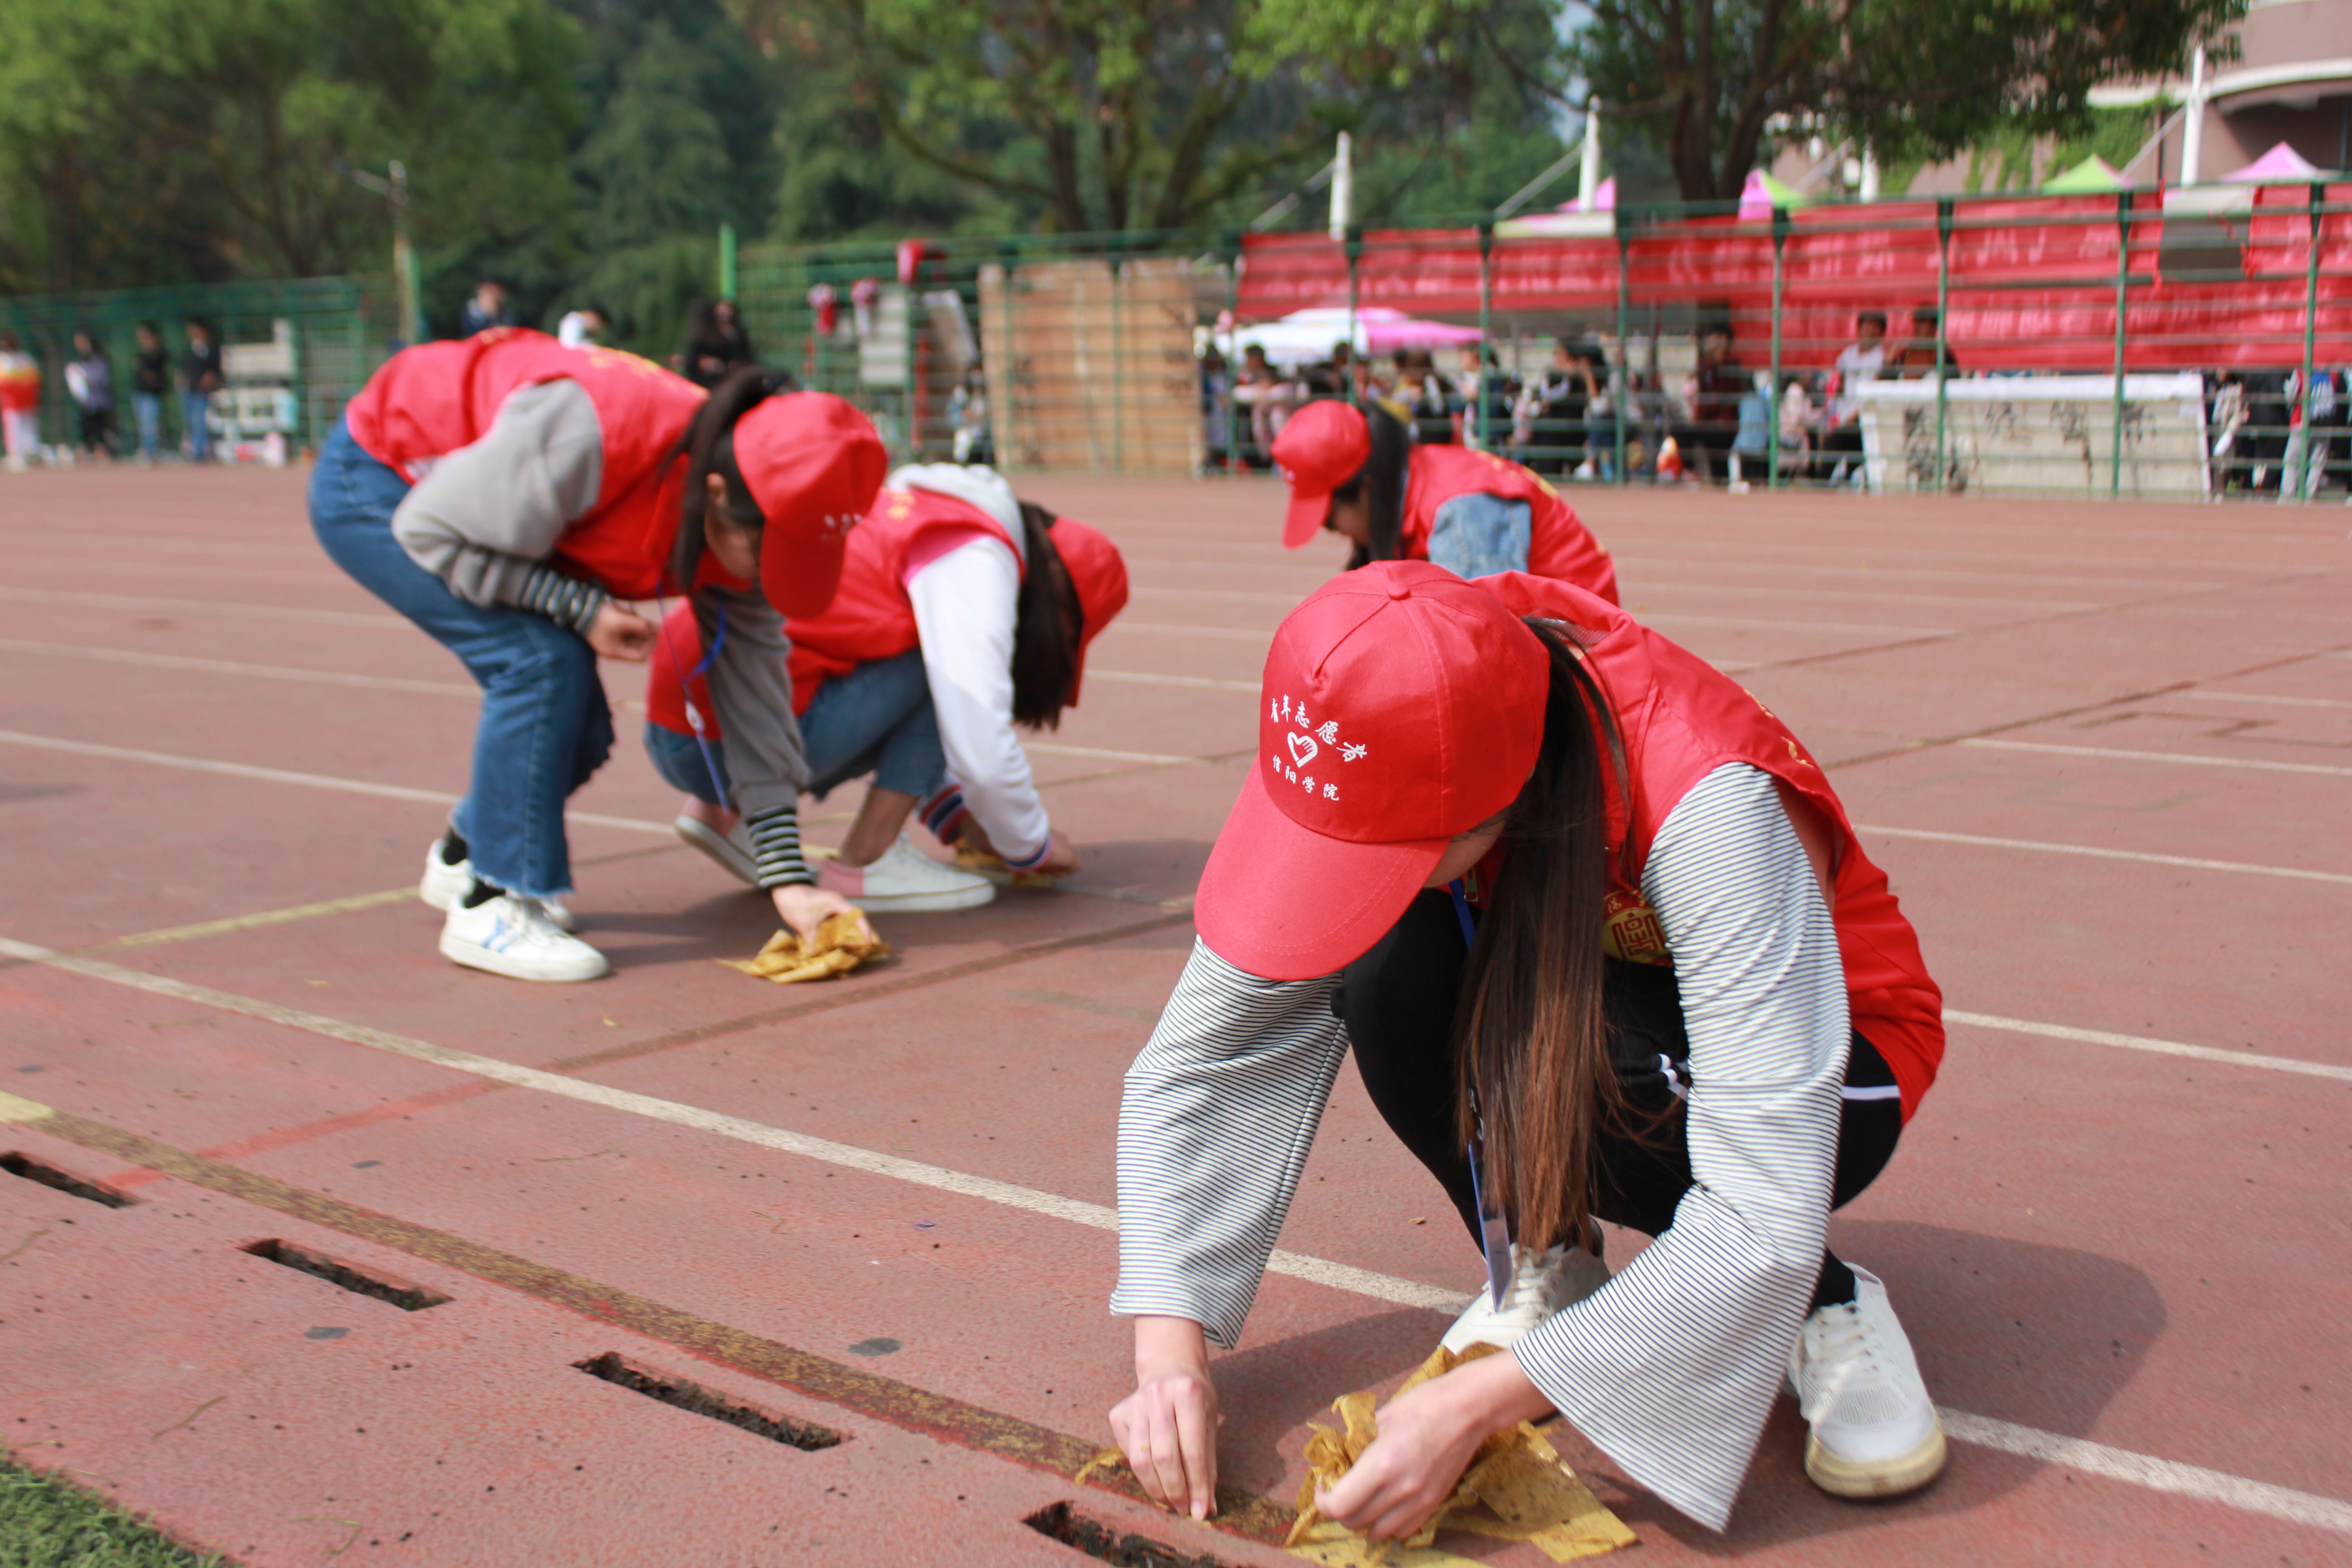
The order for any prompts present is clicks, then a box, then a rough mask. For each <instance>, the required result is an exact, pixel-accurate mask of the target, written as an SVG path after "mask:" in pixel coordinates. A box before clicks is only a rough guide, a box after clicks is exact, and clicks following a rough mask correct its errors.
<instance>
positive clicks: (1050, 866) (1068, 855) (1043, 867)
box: [1030, 832, 1078, 877]
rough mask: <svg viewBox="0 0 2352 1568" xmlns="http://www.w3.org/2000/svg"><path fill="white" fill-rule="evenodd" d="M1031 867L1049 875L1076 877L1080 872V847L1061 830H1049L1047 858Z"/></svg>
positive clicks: (1046, 848) (1046, 849)
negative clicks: (1060, 831) (1064, 835)
mask: <svg viewBox="0 0 2352 1568" xmlns="http://www.w3.org/2000/svg"><path fill="white" fill-rule="evenodd" d="M1030 869H1031V870H1032V871H1035V872H1038V873H1040V874H1041V875H1044V876H1047V877H1075V876H1076V875H1077V874H1078V847H1077V846H1076V845H1075V844H1073V843H1071V842H1070V841H1069V840H1068V839H1067V838H1066V837H1063V836H1062V835H1061V834H1060V833H1059V832H1048V834H1047V836H1046V842H1045V858H1044V859H1043V860H1040V861H1038V862H1037V864H1035V865H1034V866H1032V867H1030Z"/></svg>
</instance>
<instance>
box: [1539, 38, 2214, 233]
mask: <svg viewBox="0 0 2352 1568" xmlns="http://www.w3.org/2000/svg"><path fill="white" fill-rule="evenodd" d="M2245 4H2246V0H1937V4H1933V5H1918V4H1915V3H1913V0H1574V6H1573V12H1580V13H1581V15H1580V16H1578V17H1577V26H1576V28H1575V32H1574V35H1573V38H1572V41H1571V43H1570V63H1571V65H1572V66H1573V68H1575V70H1576V71H1577V73H1578V74H1579V75H1580V77H1581V78H1582V79H1584V80H1585V81H1587V82H1588V83H1589V84H1590V86H1591V91H1592V93H1593V94H1594V95H1596V96H1597V97H1599V98H1600V99H1601V100H1603V101H1604V102H1605V103H1606V104H1607V105H1608V107H1609V109H1610V111H1611V112H1612V113H1614V114H1621V115H1626V116H1630V117H1632V118H1633V119H1634V120H1636V121H1640V122H1643V123H1644V124H1645V125H1646V127H1647V128H1648V129H1649V130H1650V131H1651V132H1652V133H1653V134H1654V136H1655V137H1656V138H1657V139H1658V141H1659V142H1661V143H1662V144H1663V145H1664V148H1665V150H1666V153H1667V156H1668V158H1669V160H1670V161H1671V162H1672V163H1673V165H1674V170H1675V179H1676V182H1677V183H1678V184H1680V186H1681V189H1682V194H1683V195H1684V197H1685V199H1687V200H1692V201H1707V200H1717V201H1722V200H1730V199H1732V198H1735V197H1737V196H1738V195H1739V191H1740V187H1741V186H1742V184H1745V183H1746V180H1747V177H1748V170H1750V169H1751V168H1753V167H1755V165H1756V162H1757V157H1758V154H1759V151H1761V150H1762V149H1763V147H1764V144H1765V142H1766V140H1767V138H1768V137H1769V135H1770V134H1771V132H1772V128H1773V127H1774V126H1775V125H1785V124H1788V123H1790V122H1791V121H1795V122H1804V121H1808V120H1810V121H1813V122H1816V123H1824V124H1827V125H1829V126H1832V127H1834V128H1835V129H1837V130H1839V131H1841V132H1844V133H1846V134H1849V135H1852V136H1853V137H1855V138H1857V139H1858V140H1860V141H1861V142H1864V143H1865V144H1868V145H1870V146H1872V147H1874V148H1875V149H1877V150H1878V151H1879V153H1881V155H1882V156H1887V157H1894V156H1900V155H1903V154H1905V153H1910V154H1912V155H1924V156H1937V157H1940V156H1947V155H1949V154H1950V153H1955V152H1958V150H1960V149H1961V148H1963V147H1965V146H1967V145H1968V144H1969V142H1970V141H1971V140H1972V139H1973V138H1974V137H1976V136H1978V135H1979V133H1982V132H1987V131H1990V130H1991V129H1993V128H1995V127H2006V128H2010V129H2011V130H2023V131H2027V132H2045V131H2055V132H2078V131H2080V130H2082V129H2083V128H2084V126H2085V125H2086V124H2087V123H2088V119H2087V115H2088V108H2087V106H2088V99H2089V93H2090V89H2092V88H2093V87H2095V86H2096V85H2097V84H2098V83H2100V82H2102V81H2105V80H2108V79H2113V78H2116V77H2124V76H2140V75H2154V74H2156V73H2158V72H2162V71H2166V70H2170V69H2178V68H2181V67H2183V66H2184V65H2185V64H2186V61H2187V58H2188V55H2189V50H2190V49H2191V48H2192V47H2195V46H2196V45H2198V44H2200V43H2202V44H2205V45H2206V46H2208V47H2216V46H2218V45H2219V44H2220V42H2221V35H2222V33H2223V30H2224V29H2225V28H2226V27H2227V26H2229V25H2230V24H2231V22H2233V21H2234V20H2236V19H2237V18H2238V17H2239V16H2242V15H2243V14H2244V10H2245Z"/></svg>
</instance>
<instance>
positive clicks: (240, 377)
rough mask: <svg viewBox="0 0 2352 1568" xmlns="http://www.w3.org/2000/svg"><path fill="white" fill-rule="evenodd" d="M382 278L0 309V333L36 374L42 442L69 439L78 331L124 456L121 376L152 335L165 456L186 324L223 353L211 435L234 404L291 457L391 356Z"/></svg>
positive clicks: (180, 431)
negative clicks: (168, 375)
mask: <svg viewBox="0 0 2352 1568" xmlns="http://www.w3.org/2000/svg"><path fill="white" fill-rule="evenodd" d="M392 315H393V311H392V300H391V281H390V279H350V278H306V279H292V280H284V281H263V282H246V283H219V284H203V285H190V286H186V287H180V288H170V289H119V290H112V291H108V292H103V293H87V294H46V295H16V296H11V297H5V298H0V328H5V329H6V330H8V331H14V332H15V333H16V335H17V337H18V338H19V340H21V342H22V343H23V345H24V348H25V351H26V353H30V354H31V355H32V356H33V358H34V359H35V360H36V361H37V363H39V365H40V367H41V436H42V439H43V440H44V442H46V443H47V444H49V445H51V446H53V447H59V448H69V447H73V446H75V445H77V444H78V443H79V439H80V418H79V409H78V407H77V405H75V403H74V401H73V398H72V396H71V395H70V394H69V392H68V388H67V378H66V374H65V370H66V365H67V362H68V360H70V359H71V358H72V357H73V340H74V334H75V333H76V332H88V333H89V335H90V337H91V339H92V341H93V342H95V343H96V344H97V345H98V347H99V349H100V353H103V354H104V355H105V356H106V359H107V363H108V367H109V369H110V373H111V380H112V383H113V387H114V404H115V411H116V425H117V440H118V442H119V445H120V449H121V450H123V451H126V452H127V451H130V450H132V449H133V448H134V447H135V446H136V444H137V440H138V426H137V420H136V414H135V409H134V406H133V403H132V396H131V392H132V370H133V367H134V365H135V363H136V360H137V353H138V347H137V334H138V329H139V327H140V326H141V325H142V323H152V325H153V326H154V327H155V328H156V329H157V332H158V335H159V337H160V338H161V340H162V344H163V350H164V352H165V354H166V357H167V361H168V363H169V366H170V369H171V372H172V375H173V384H172V387H171V388H170V390H168V391H167V393H166V394H165V395H164V397H163V406H162V408H161V410H160V412H161V416H162V421H163V427H162V432H161V434H162V444H163V446H164V447H166V448H167V449H172V450H176V449H177V448H178V447H179V446H180V443H181V442H182V440H183V439H184V436H185V434H186V431H185V420H184V412H183V406H182V403H181V399H180V395H179V376H180V372H181V368H182V365H183V363H184V360H185V358H186V355H187V353H188V336H187V323H188V322H190V321H203V322H205V324H207V325H208V326H209V327H210V328H211V329H212V330H213V331H214V332H215V334H216V338H217V341H218V342H220V343H221V345H222V346H223V349H224V350H225V351H226V357H227V359H228V362H229V366H230V370H231V373H232V374H231V380H232V382H233V383H234V385H233V386H232V388H231V392H230V395H227V396H226V397H224V398H223V399H222V400H221V403H220V410H219V412H217V413H216V414H215V418H214V423H215V427H216V428H217V427H219V426H221V425H222V424H223V422H224V421H225V420H226V419H227V418H228V417H229V416H230V415H231V413H232V411H233V410H234V408H235V407H236V406H237V405H239V404H240V402H241V403H242V405H243V406H245V407H246V408H247V410H248V411H253V412H255V414H256V419H257V421H258V420H259V418H260V417H261V415H260V412H259V411H261V410H279V411H282V412H280V413H277V414H273V415H272V416H270V417H269V419H268V423H270V424H271V425H273V426H282V427H283V432H282V433H283V434H284V435H285V436H286V437H287V439H288V441H289V444H290V445H291V446H292V447H297V448H299V447H314V446H316V445H317V443H318V442H319V440H320V438H322V437H324V436H325V434H326V433H327V431H329V430H330V429H331V428H332V427H333V426H334V422H335V419H336V417H337V416H340V415H341V413H342V409H343V405H344V404H345V403H346V402H348V401H350V399H351V397H352V395H353V394H355V393H356V392H358V391H359V389H360V388H361V387H362V385H364V384H366V382H367V378H368V376H369V375H370V374H372V373H373V371H374V369H375V367H376V366H377V365H378V364H380V363H383V359H384V356H385V355H386V354H387V353H389V352H390V349H391V343H390V341H389V340H390V337H391V332H392Z"/></svg>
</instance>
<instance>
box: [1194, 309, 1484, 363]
mask: <svg viewBox="0 0 2352 1568" xmlns="http://www.w3.org/2000/svg"><path fill="white" fill-rule="evenodd" d="M1234 336H1235V337H1236V338H1238V339H1239V340H1240V341H1241V342H1243V343H1244V344H1245V345H1246V344H1250V343H1255V344H1256V345H1258V346H1259V347H1261V348H1263V349H1265V357H1266V358H1267V359H1269V360H1272V361H1273V362H1274V363H1276V364H1300V363H1306V362H1307V361H1309V360H1319V359H1326V358H1328V357H1329V355H1330V353H1331V345H1332V344H1334V343H1339V342H1353V343H1354V344H1355V346H1356V350H1357V352H1358V353H1364V354H1392V353H1396V352H1397V351H1398V350H1399V349H1439V348H1446V347H1449V346H1452V345H1454V344H1457V343H1475V342H1477V341H1478V329H1477V328H1475V327H1457V326H1454V325H1452V324H1450V323H1448V322H1445V321H1417V320H1415V319H1414V318H1412V317H1411V316H1408V315H1406V314H1405V313H1404V312H1403V311H1402V310H1396V309H1394V308H1392V307H1391V306H1386V305H1367V306H1365V307H1364V308H1363V309H1361V310H1358V311H1357V312H1356V321H1355V331H1354V332H1353V333H1350V332H1349V330H1348V312H1347V311H1346V310H1344V309H1329V308H1318V309H1314V310H1293V311H1292V312H1290V314H1288V315H1286V316H1285V317H1283V318H1282V319H1281V320H1279V321H1266V322H1264V323H1261V324H1260V325H1257V326H1254V327H1242V328H1240V329H1238V330H1237V331H1235V332H1234Z"/></svg>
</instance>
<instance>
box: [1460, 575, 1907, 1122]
mask: <svg viewBox="0 0 2352 1568" xmlns="http://www.w3.org/2000/svg"><path fill="white" fill-rule="evenodd" d="M1478 585H1479V586H1480V587H1482V588H1485V589H1486V590H1487V591H1488V592H1489V593H1492V594H1493V595H1495V596H1496V597H1497V598H1499V599H1501V600H1502V601H1503V603H1505V604H1506V605H1509V606H1510V607H1511V608H1512V609H1513V610H1514V611H1516V612H1517V613H1518V614H1520V615H1523V616H1547V617H1549V618H1551V619H1555V620H1561V621H1566V622H1568V623H1569V624H1570V625H1571V626H1575V627H1577V628H1578V629H1579V631H1580V633H1581V636H1580V642H1581V644H1582V646H1583V648H1584V654H1585V658H1586V660H1587V661H1588V663H1589V665H1590V666H1591V669H1592V671H1593V673H1594V674H1595V675H1596V676H1598V677H1599V678H1600V681H1601V688H1602V689H1603V690H1605V691H1606V692H1607V693H1608V694H1609V706H1610V710H1611V711H1612V713H1614V714H1615V716H1616V720H1617V728H1618V731H1619V732H1620V734H1621V735H1622V737H1623V739H1624V743H1625V761H1626V772H1627V774H1628V780H1627V783H1628V784H1629V785H1630V789H1629V790H1628V791H1621V790H1620V789H1619V788H1618V785H1617V782H1616V780H1615V779H1614V777H1613V776H1612V779H1611V781H1610V785H1609V848H1610V856H1611V872H1610V889H1609V895H1608V900H1609V901H1608V912H1609V931H1608V941H1609V951H1610V953H1611V956H1612V957H1617V958H1625V959H1632V960H1633V961H1635V962H1638V963H1658V964H1666V965H1671V964H1672V963H1673V962H1674V960H1673V958H1672V956H1671V955H1669V954H1668V953H1667V952H1666V944H1665V936H1664V931H1662V930H1661V928H1660V926H1659V923H1658V916H1657V912H1656V911H1655V910H1653V909H1652V908H1651V907H1650V904H1649V902H1648V900H1645V899H1643V896H1642V888H1641V882H1642V868H1643V867H1644V866H1645V865H1647V864H1648V863H1649V858H1650V846H1651V844H1652V843H1653V841H1654V840H1655V838H1656V837H1657V832H1658V829H1659V827H1660V826H1662V825H1663V824H1664V822H1665V820H1666V816H1667V815H1668V814H1669V813H1671V812H1672V811H1673V810H1674V808H1675V805H1676V804H1677V803H1678V802H1680V801H1681V799H1682V798H1683V796H1684V795H1686V794H1688V793H1689V792H1690V790H1691V787H1692V786H1693V785H1695V784H1697V783H1698V782H1699V780H1701V779H1703V778H1705V777H1706V775H1707V774H1708V773H1713V772H1714V771H1715V770H1716V769H1717V767H1720V766H1721V765H1723V764H1724V763H1748V765H1749V766H1751V767H1756V768H1760V769H1762V770H1763V771H1764V772H1766V773H1770V774H1771V775H1772V776H1773V777H1774V778H1777V779H1780V780H1781V781H1783V782H1784V783H1786V784H1788V785H1789V786H1790V787H1791V788H1792V789H1794V790H1795V791H1796V792H1797V793H1798V794H1799V795H1802V796H1803V797H1804V798H1805V800H1806V801H1807V802H1809V803H1810V804H1811V805H1812V806H1813V808H1814V809H1815V810H1816V811H1818V812H1819V813H1820V814H1821V816H1822V820H1824V821H1825V822H1827V823H1829V824H1830V825H1831V826H1832V829H1833V830H1834V831H1833V837H1832V844H1833V847H1834V853H1835V857H1836V863H1835V874H1834V878H1833V880H1832V887H1833V889H1834V890H1835V894H1836V907H1835V909H1834V910H1832V920H1833V921H1834V922H1835V924H1836V926H1837V935H1838V953H1839V956H1840V957H1841V958H1843V961H1844V965H1845V988H1846V1005H1847V1008H1848V1011H1849V1013H1850V1014H1851V1016H1852V1018H1853V1026H1854V1027H1855V1028H1856V1029H1858V1030H1860V1031H1861V1032H1862V1034H1863V1037H1864V1038H1866V1039H1867V1040H1869V1041H1870V1043H1871V1044H1872V1045H1873V1046H1875V1047H1877V1048H1878V1053H1879V1055H1881V1056H1883V1057H1885V1058H1886V1065H1887V1066H1888V1067H1889V1068H1893V1069H1894V1072H1895V1083H1896V1084H1897V1085H1898V1086H1899V1087H1900V1088H1901V1089H1902V1091H1903V1115H1904V1118H1905V1120H1906V1121H1908V1120H1909V1119H1910V1116H1911V1113H1912V1112H1913V1111H1914V1110H1917V1109H1918V1106H1919V1100H1920V1097H1921V1096H1922V1095H1924V1094H1926V1093H1927V1086H1928V1085H1929V1084H1931V1083H1933V1082H1935V1081H1936V1069H1937V1066H1938V1065H1939V1064H1940V1063H1941V1062H1942V1061H1943V1058H1944V997H1943V992H1942V991H1941V990H1940V989H1938V988H1937V984H1936V982H1935V981H1934V980H1933V979H1931V978H1930V977H1929V976H1928V973H1927V961H1926V960H1925V959H1923V958H1922V957H1921V956H1920V953H1919V939H1918V937H1917V936H1916V934H1915V933H1914V932H1913V931H1912V930H1911V922H1910V921H1906V920H1905V919H1904V918H1903V911H1902V910H1901V909H1899V908H1898V907H1897V906H1896V904H1895V894H1894V892H1893V890H1892V889H1889V888H1888V886H1887V883H1886V873H1885V872H1884V871H1882V870H1880V869H1879V868H1877V867H1876V866H1874V865H1873V864H1872V863H1871V860H1870V857H1869V856H1868V855H1866V854H1864V851H1863V847H1862V842H1861V840H1860V839H1859V838H1857V837H1855V836H1854V831H1853V824H1852V823H1851V822H1849V821H1847V820H1846V815H1845V807H1844V806H1843V805H1841V804H1839V801H1838V797H1837V793H1836V792H1835V791H1834V790H1832V789H1831V788H1830V784H1829V781H1828V780H1827V779H1826V778H1824V777H1823V776H1822V770H1821V768H1820V766H1819V764H1817V763H1814V761H1813V759H1812V757H1811V754H1810V753H1809V752H1806V750H1805V748H1804V746H1803V744H1802V743H1801V742H1799V741H1798V739H1797V738H1796V736H1795V735H1793V734H1791V733H1790V731H1789V727H1788V726H1787V725H1786V724H1783V723H1782V722H1780V720H1779V719H1778V718H1776V717H1774V716H1773V713H1772V710H1770V709H1769V708H1767V707H1765V706H1764V704H1762V703H1761V702H1759V701H1758V700H1756V699H1755V698H1754V697H1753V696H1751V695H1750V694H1749V693H1748V690H1747V689H1745V688H1744V687H1742V686H1740V685H1739V684H1738V682H1737V681H1735V680H1733V679H1731V678H1730V677H1729V676H1727V675H1725V674H1724V673H1723V672H1722V671H1720V670H1718V669H1717V668H1715V667H1714V666H1713V665H1711V664H1708V663H1707V662H1706V660H1704V659H1702V658H1699V657H1698V656H1697V655H1696V654H1694V653H1691V652H1688V651H1687V650H1685V649H1684V648H1681V647H1676V646H1675V644H1674V643H1671V642H1669V641H1667V640H1666V639H1665V638H1664V637H1660V636H1659V635H1658V634H1657V633H1655V632H1654V631H1652V630H1650V629H1649V628H1648V627H1646V626H1643V625H1641V624H1640V623H1639V622H1637V621H1635V620H1634V619H1633V617H1632V616H1628V615H1626V614H1625V613H1624V612H1623V611H1622V610H1619V609H1617V608H1615V607H1614V606H1613V605H1608V604H1605V603H1603V602H1602V601H1601V599H1599V598H1598V597H1596V596H1594V595H1591V594H1588V593H1586V592H1584V591H1583V590H1582V589H1580V588H1578V587H1576V586H1575V585H1573V584H1564V583H1555V582H1549V581H1547V580H1545V579H1543V578H1539V577H1536V576H1533V575H1531V574H1522V573H1517V572H1507V573H1504V574H1501V575H1499V576H1494V577H1482V578H1480V579H1478ZM1629 793H1630V795H1631V797H1632V798H1631V800H1630V801H1629V800H1628V799H1627V798H1626V795H1627V794H1629Z"/></svg>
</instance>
